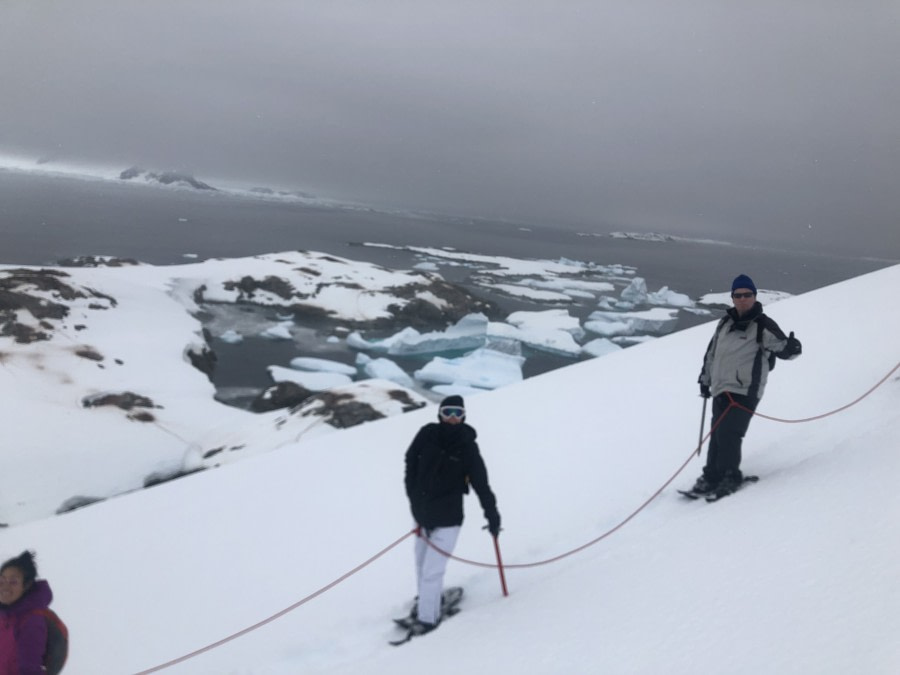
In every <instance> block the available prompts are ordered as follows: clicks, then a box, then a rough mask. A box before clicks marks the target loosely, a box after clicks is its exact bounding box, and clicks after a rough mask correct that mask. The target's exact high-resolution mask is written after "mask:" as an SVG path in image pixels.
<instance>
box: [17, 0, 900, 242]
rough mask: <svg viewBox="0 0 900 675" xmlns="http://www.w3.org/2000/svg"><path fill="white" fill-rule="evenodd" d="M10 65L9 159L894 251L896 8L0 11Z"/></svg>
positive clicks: (92, 6) (51, 6) (712, 4)
mask: <svg viewBox="0 0 900 675" xmlns="http://www.w3.org/2000/svg"><path fill="white" fill-rule="evenodd" d="M619 5H621V6H619ZM0 61H2V64H3V65H2V66H0V91H2V92H3V96H2V98H0V120H2V127H0V152H20V153H26V154H31V155H33V156H43V157H56V158H59V159H68V160H83V161H97V162H105V163H108V164H111V165H114V166H121V167H122V168H125V167H126V166H130V165H132V164H140V165H142V166H148V167H151V168H155V169H188V170H191V171H194V172H196V174H197V175H198V177H200V178H201V179H204V180H215V179H217V178H218V179H232V180H235V181H238V182H242V183H245V184H247V185H260V184H271V185H276V186H279V187H286V188H291V189H306V190H309V191H313V192H316V193H318V194H321V195H323V196H332V197H337V198H343V199H348V200H355V201H360V202H367V203H372V204H374V205H379V206H391V207H399V208H414V209H424V210H433V211H441V212H447V213H452V214H464V215H480V216H486V217H495V218H508V219H518V220H524V221H530V222H540V223H543V224H550V225H559V226H566V227H580V228H585V229H591V228H593V229H601V230H602V229H608V228H615V229H652V230H659V231H669V232H678V233H683V234H696V235H704V236H718V237H721V238H728V237H746V238H752V239H760V240H771V241H779V242H786V243H788V244H790V245H796V246H805V247H810V248H816V249H838V248H839V249H842V250H845V251H848V252H854V253H861V254H869V255H892V256H900V194H898V190H897V177H898V176H900V114H898V111H900V68H897V64H898V63H900V10H898V5H897V3H895V2H889V1H882V2H878V1H869V0H862V1H861V2H857V3H845V2H837V1H833V2H828V1H827V0H825V1H823V2H811V1H809V0H803V1H801V2H795V3H782V2H771V1H769V2H762V3H753V4H752V5H748V4H747V3H741V2H735V1H733V0H725V1H724V2H723V1H722V0H717V1H712V0H710V1H706V0H702V1H693V2H688V3H671V2H665V1H664V0H650V1H649V2H645V3H598V2H596V1H593V2H577V1H569V2H552V3H551V2H528V1H527V0H516V1H513V0H493V1H492V2H470V1H461V0H454V1H453V2H449V1H447V2H433V1H429V0H418V1H400V0H384V1H381V2H379V1H376V0H367V1H360V0H354V1H346V2H341V1H339V0H338V1H331V2H318V1H309V0H307V1H304V2H290V1H288V0H255V1H254V2H249V0H230V2H227V3H220V2H213V1H212V0H181V1H178V2H176V1H175V0H156V1H155V2H152V3H147V2H142V1H138V0H120V1H119V2H115V3H110V2H106V1H104V2H101V1H100V0H81V1H80V2H78V3H63V2H48V3H33V2H27V1H26V0H7V1H6V2H4V3H3V5H0Z"/></svg>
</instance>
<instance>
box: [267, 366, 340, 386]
mask: <svg viewBox="0 0 900 675" xmlns="http://www.w3.org/2000/svg"><path fill="white" fill-rule="evenodd" d="M268 371H269V376H270V377H271V378H272V381H273V382H294V383H295V384H299V385H300V386H301V387H305V388H307V389H309V390H310V391H322V390H323V389H331V388H332V387H340V386H343V385H345V384H350V383H351V382H352V381H353V380H351V379H350V378H349V377H348V376H347V375H344V374H342V373H312V372H306V371H301V370H294V369H293V368H284V367H282V366H269V367H268Z"/></svg>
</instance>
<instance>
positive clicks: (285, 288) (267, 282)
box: [222, 275, 301, 302]
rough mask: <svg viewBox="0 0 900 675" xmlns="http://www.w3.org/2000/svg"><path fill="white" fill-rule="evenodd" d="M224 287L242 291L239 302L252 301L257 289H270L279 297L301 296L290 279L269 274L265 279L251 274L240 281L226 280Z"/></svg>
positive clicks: (269, 290)
mask: <svg viewBox="0 0 900 675" xmlns="http://www.w3.org/2000/svg"><path fill="white" fill-rule="evenodd" d="M222 286H223V288H225V290H228V291H233V290H237V291H238V292H239V293H240V296H239V297H238V302H242V301H252V300H253V295H254V293H255V292H256V291H268V292H269V293H274V294H275V295H277V296H278V297H279V298H283V299H285V300H290V299H291V298H294V297H297V298H299V297H301V294H300V293H298V292H297V289H295V288H294V287H293V286H292V285H291V284H290V283H289V282H288V281H286V280H284V279H282V278H281V277H276V276H271V275H270V276H267V277H266V278H265V279H262V280H259V279H254V278H253V277H251V276H245V277H241V279H240V280H239V281H226V282H225V283H224V284H222Z"/></svg>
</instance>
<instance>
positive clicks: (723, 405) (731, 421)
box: [703, 393, 759, 484]
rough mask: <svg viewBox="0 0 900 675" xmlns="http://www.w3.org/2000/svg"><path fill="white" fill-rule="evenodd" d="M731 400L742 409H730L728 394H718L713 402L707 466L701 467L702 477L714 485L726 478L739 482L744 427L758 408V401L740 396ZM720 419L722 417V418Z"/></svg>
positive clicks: (733, 395)
mask: <svg viewBox="0 0 900 675" xmlns="http://www.w3.org/2000/svg"><path fill="white" fill-rule="evenodd" d="M731 398H733V399H734V402H735V403H737V404H739V405H740V406H741V407H740V408H730V409H729V408H728V406H729V405H730V404H731V401H730V400H729V398H728V394H727V393H721V394H719V395H718V396H716V397H715V398H714V399H713V404H712V424H713V432H712V436H710V437H709V450H708V451H707V454H706V466H705V467H703V475H704V477H705V478H706V480H707V481H709V482H710V483H713V484H716V483H718V482H719V481H720V480H722V479H723V478H724V477H725V476H726V475H730V476H732V477H733V478H735V479H737V480H740V478H741V443H742V442H743V440H744V434H746V433H747V427H749V426H750V420H751V419H752V418H753V413H752V411H754V410H756V406H757V405H758V404H759V399H758V398H751V397H749V396H742V395H740V394H731ZM744 408H746V409H747V410H744ZM726 411H727V413H726ZM748 411H749V412H748ZM722 415H725V417H724V418H723V417H722ZM717 424H718V426H716V425H717Z"/></svg>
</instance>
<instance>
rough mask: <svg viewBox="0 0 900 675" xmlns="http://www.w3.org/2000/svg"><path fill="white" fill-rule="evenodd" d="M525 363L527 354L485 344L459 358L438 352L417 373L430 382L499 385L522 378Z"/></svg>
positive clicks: (419, 377) (416, 376) (417, 376)
mask: <svg viewBox="0 0 900 675" xmlns="http://www.w3.org/2000/svg"><path fill="white" fill-rule="evenodd" d="M523 363H525V358H524V357H522V356H515V355H513V354H504V353H503V352H498V351H495V350H493V349H487V348H481V349H476V350H475V351H474V352H472V353H471V354H467V355H466V356H460V357H458V358H455V359H447V358H444V357H441V356H436V357H435V358H433V359H432V360H431V361H429V362H428V363H427V364H425V366H424V367H422V368H420V369H419V370H417V371H416V372H415V373H413V376H414V377H415V378H416V380H418V381H419V382H423V383H426V384H438V385H444V384H452V385H454V387H457V386H460V385H463V386H468V387H478V388H479V389H497V388H498V387H504V386H506V385H508V384H513V383H514V382H521V381H522V364H523Z"/></svg>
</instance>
